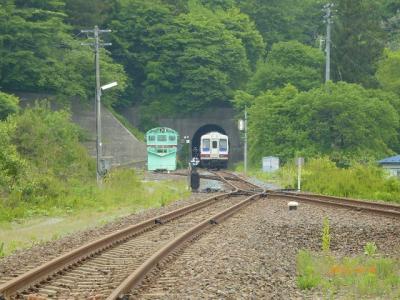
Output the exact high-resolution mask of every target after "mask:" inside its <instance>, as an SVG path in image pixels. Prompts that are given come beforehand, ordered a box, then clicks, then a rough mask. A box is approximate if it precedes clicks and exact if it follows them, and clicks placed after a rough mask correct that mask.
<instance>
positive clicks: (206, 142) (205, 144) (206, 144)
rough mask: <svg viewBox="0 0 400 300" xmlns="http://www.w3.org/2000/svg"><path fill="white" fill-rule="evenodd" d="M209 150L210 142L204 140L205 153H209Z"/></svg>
mask: <svg viewBox="0 0 400 300" xmlns="http://www.w3.org/2000/svg"><path fill="white" fill-rule="evenodd" d="M209 150H210V140H209V139H204V140H203V151H209Z"/></svg>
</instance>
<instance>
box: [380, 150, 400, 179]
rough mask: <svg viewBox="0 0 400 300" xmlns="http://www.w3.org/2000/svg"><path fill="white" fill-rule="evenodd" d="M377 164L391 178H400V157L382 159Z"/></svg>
mask: <svg viewBox="0 0 400 300" xmlns="http://www.w3.org/2000/svg"><path fill="white" fill-rule="evenodd" d="M378 163H379V164H380V165H381V166H382V168H384V169H386V170H388V172H389V174H390V175H391V176H396V177H399V178H400V155H396V156H392V157H387V158H384V159H382V160H380V161H378Z"/></svg>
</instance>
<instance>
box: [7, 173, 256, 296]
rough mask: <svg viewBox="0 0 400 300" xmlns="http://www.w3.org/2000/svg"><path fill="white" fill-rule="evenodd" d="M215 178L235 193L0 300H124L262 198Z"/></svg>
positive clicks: (24, 282) (106, 242)
mask: <svg viewBox="0 0 400 300" xmlns="http://www.w3.org/2000/svg"><path fill="white" fill-rule="evenodd" d="M216 176H218V177H219V178H220V180H221V181H224V182H225V183H227V184H228V185H230V186H232V189H233V191H232V192H229V193H224V194H219V195H216V196H214V197H211V198H208V199H206V200H204V201H201V202H198V203H196V204H193V205H190V206H187V207H184V208H181V209H178V210H175V211H173V212H170V213H167V214H164V215H161V216H158V217H155V218H151V219H149V220H147V221H144V222H142V223H140V224H137V225H133V226H130V227H128V228H125V229H123V230H120V231H117V232H115V233H113V234H110V235H108V236H106V237H103V238H101V239H99V240H97V241H94V242H92V243H89V244H87V245H84V246H82V247H80V248H78V249H75V250H73V251H71V252H69V253H66V254H64V255H62V256H60V257H58V258H56V259H53V260H52V261H50V262H48V263H46V264H44V265H41V266H39V267H37V268H35V269H33V270H30V271H28V272H26V273H24V274H21V275H20V276H18V277H17V278H15V279H12V280H10V281H8V282H6V283H4V284H2V285H0V295H1V296H0V297H3V298H4V299H23V298H25V297H26V296H28V295H35V296H38V297H44V298H55V299H71V298H73V299H88V298H93V297H97V298H101V299H120V298H122V297H124V295H126V294H127V293H129V291H130V290H131V289H132V287H135V286H137V285H138V284H139V283H140V282H141V280H142V279H143V278H144V277H145V276H146V274H148V272H150V271H151V270H152V269H153V268H154V267H155V266H156V265H157V264H159V263H160V262H161V261H163V260H164V259H165V258H166V257H168V255H170V254H171V253H172V252H174V251H176V250H177V249H179V248H180V247H182V246H183V245H184V244H185V243H186V242H188V241H190V240H193V239H194V238H195V237H196V236H198V235H199V234H201V232H203V231H204V230H206V229H207V228H210V227H212V226H215V224H218V223H219V222H221V221H223V220H224V219H225V218H227V217H229V216H231V215H232V214H233V213H235V212H236V211H238V210H240V209H241V208H243V207H245V206H247V205H249V204H251V203H253V202H254V200H256V199H258V198H260V197H262V196H264V194H263V193H257V192H254V193H252V194H251V195H248V193H249V191H248V189H249V188H250V187H252V188H254V186H253V185H251V184H248V183H241V184H240V185H241V186H238V182H242V181H240V180H241V179H237V178H236V179H235V180H234V181H235V183H232V181H229V180H227V179H226V178H224V176H222V175H220V174H218V175H216ZM245 188H247V190H246V189H245ZM243 191H246V194H243ZM261 192H262V191H261Z"/></svg>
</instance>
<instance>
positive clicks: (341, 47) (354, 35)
mask: <svg viewBox="0 0 400 300" xmlns="http://www.w3.org/2000/svg"><path fill="white" fill-rule="evenodd" d="M335 8H336V9H337V13H336V15H337V18H336V19H335V22H334V25H333V33H332V41H333V50H332V71H333V76H334V79H336V80H343V81H346V82H353V83H361V84H363V85H364V86H366V87H376V85H377V82H376V80H375V77H374V74H375V72H376V64H377V62H378V60H379V59H380V57H381V56H382V53H383V49H384V47H385V42H386V36H385V32H384V30H383V28H382V26H381V23H382V10H381V9H380V8H381V4H380V1H377V0H337V1H336V7H335Z"/></svg>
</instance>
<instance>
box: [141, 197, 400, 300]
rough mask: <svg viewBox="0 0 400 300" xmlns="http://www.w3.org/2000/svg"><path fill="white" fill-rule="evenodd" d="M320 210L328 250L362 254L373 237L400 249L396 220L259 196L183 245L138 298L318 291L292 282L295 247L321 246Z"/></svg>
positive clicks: (381, 245)
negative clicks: (293, 207)
mask: <svg viewBox="0 0 400 300" xmlns="http://www.w3.org/2000/svg"><path fill="white" fill-rule="evenodd" d="M325 216H327V217H329V219H330V224H331V238H332V241H331V245H332V246H331V248H332V251H333V253H334V254H336V255H353V254H360V253H362V251H363V246H364V245H365V243H366V242H369V241H374V242H376V244H377V246H378V249H379V252H380V253H382V254H387V255H391V256H395V257H400V235H399V234H398V232H400V223H399V221H398V220H393V219H389V218H384V217H379V216H371V215H368V214H364V213H358V212H353V211H347V210H344V209H333V208H328V207H320V206H315V205H308V204H300V207H299V209H298V210H297V211H291V212H289V211H288V210H287V201H283V200H278V199H276V200H274V199H264V200H259V201H258V202H257V203H255V204H254V205H252V206H249V207H248V208H246V209H245V210H243V211H242V212H240V213H238V214H237V215H235V216H234V217H232V218H230V219H228V220H226V221H225V222H223V223H222V224H220V225H218V226H217V227H214V229H212V230H210V231H209V232H208V233H206V234H205V235H203V236H202V237H201V238H200V239H199V240H197V241H195V242H194V243H192V244H190V245H189V246H188V247H187V248H184V249H182V250H181V252H180V254H179V255H178V256H177V258H176V259H175V260H174V261H173V262H174V263H173V264H171V265H168V266H166V267H165V268H164V269H162V271H161V274H160V273H159V274H158V275H154V276H155V277H150V281H148V282H147V283H146V284H144V285H143V286H142V288H141V289H140V290H135V291H133V294H135V297H137V293H140V296H139V298H144V299H220V298H226V299H305V298H309V299H318V298H319V296H317V295H316V294H305V293H304V292H302V291H300V290H299V289H298V288H297V287H296V255H297V252H298V250H299V249H302V248H307V249H311V250H319V249H320V243H321V229H322V224H323V218H324V217H325ZM221 237H224V238H221ZM135 297H133V298H135Z"/></svg>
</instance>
